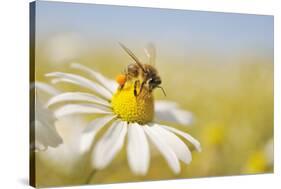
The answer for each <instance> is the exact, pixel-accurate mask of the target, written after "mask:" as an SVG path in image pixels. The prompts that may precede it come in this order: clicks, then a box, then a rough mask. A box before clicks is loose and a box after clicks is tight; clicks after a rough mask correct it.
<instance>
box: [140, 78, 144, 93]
mask: <svg viewBox="0 0 281 189" xmlns="http://www.w3.org/2000/svg"><path fill="white" fill-rule="evenodd" d="M144 84H145V81H143V82H142V83H141V86H140V91H139V94H140V93H141V92H142V89H143V87H144Z"/></svg>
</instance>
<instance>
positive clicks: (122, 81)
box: [116, 74, 126, 85]
mask: <svg viewBox="0 0 281 189" xmlns="http://www.w3.org/2000/svg"><path fill="white" fill-rule="evenodd" d="M116 82H117V83H119V85H124V84H125V83H126V76H125V75H124V74H119V75H117V77H116Z"/></svg>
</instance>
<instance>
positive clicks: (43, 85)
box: [32, 81, 60, 95]
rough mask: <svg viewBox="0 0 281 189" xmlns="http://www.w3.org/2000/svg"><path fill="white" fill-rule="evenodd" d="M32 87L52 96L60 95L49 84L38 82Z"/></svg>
mask: <svg viewBox="0 0 281 189" xmlns="http://www.w3.org/2000/svg"><path fill="white" fill-rule="evenodd" d="M32 87H35V88H36V89H37V90H41V91H43V92H46V93H48V94H50V95H57V94H59V93H60V92H59V90H57V89H55V88H54V87H52V86H51V85H49V84H47V83H43V82H40V81H36V82H35V83H34V86H32Z"/></svg>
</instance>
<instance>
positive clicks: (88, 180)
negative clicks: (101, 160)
mask: <svg viewBox="0 0 281 189" xmlns="http://www.w3.org/2000/svg"><path fill="white" fill-rule="evenodd" d="M96 172H97V170H96V169H93V170H92V171H91V172H90V174H89V176H88V177H87V179H86V182H85V183H86V184H90V183H91V180H92V178H93V176H94V175H95V174H96Z"/></svg>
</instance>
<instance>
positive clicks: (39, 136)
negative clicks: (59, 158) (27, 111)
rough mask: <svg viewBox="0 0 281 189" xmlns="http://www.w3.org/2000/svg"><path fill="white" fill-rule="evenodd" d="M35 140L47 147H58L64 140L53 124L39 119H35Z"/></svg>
mask: <svg viewBox="0 0 281 189" xmlns="http://www.w3.org/2000/svg"><path fill="white" fill-rule="evenodd" d="M35 140H36V142H35V144H40V146H45V147H48V146H51V147H57V146H58V145H60V144H61V143H62V142H63V141H62V138H61V137H60V136H59V134H58V133H57V131H56V130H55V128H54V127H53V125H52V126H49V125H48V124H44V123H42V122H40V121H38V120H35Z"/></svg>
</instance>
